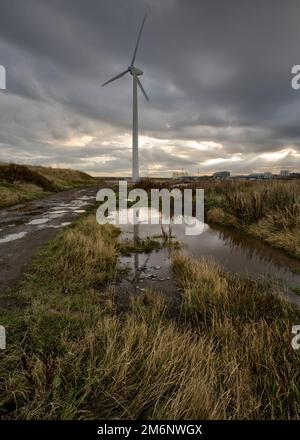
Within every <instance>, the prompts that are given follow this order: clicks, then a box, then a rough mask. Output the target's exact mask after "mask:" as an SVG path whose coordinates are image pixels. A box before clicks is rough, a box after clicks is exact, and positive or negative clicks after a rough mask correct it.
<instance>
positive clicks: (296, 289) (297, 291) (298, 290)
mask: <svg viewBox="0 0 300 440" xmlns="http://www.w3.org/2000/svg"><path fill="white" fill-rule="evenodd" d="M291 291H292V292H293V293H295V294H296V295H299V296H300V286H293V287H291Z"/></svg>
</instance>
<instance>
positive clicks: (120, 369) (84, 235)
mask: <svg viewBox="0 0 300 440" xmlns="http://www.w3.org/2000/svg"><path fill="white" fill-rule="evenodd" d="M117 249H118V231H117V230H116V229H115V228H114V227H113V226H111V225H106V226H100V225H98V224H97V223H96V221H95V219H94V214H92V215H89V216H85V217H84V218H82V219H80V220H78V221H77V222H76V223H75V224H74V226H73V227H70V228H67V229H66V230H65V231H63V232H62V233H61V234H60V235H59V236H58V237H57V238H56V239H55V240H54V241H53V242H52V243H50V244H49V245H48V246H47V247H46V248H45V249H44V251H43V252H42V254H40V257H39V258H38V259H36V261H35V263H34V266H33V267H32V269H31V270H30V271H29V273H28V274H27V275H26V278H25V279H24V280H23V282H22V283H21V285H20V286H19V287H18V289H17V290H16V291H15V292H14V295H15V298H17V299H18V300H19V301H20V302H22V304H23V307H21V308H18V307H16V306H15V307H14V308H13V307H12V308H10V309H1V308H0V322H1V324H2V325H4V326H5V327H6V329H7V336H8V337H7V349H6V350H5V351H2V352H0V357H1V362H0V389H1V392H0V417H1V418H8V419H99V418H104V419H136V418H144V419H161V418H162V419H212V418H216V419H224V418H225V419H236V418H250V419H259V418H275V419H276V418H299V409H300V408H299V402H300V395H299V373H298V371H299V368H298V367H299V361H300V357H299V353H298V352H295V351H293V350H292V348H291V345H290V341H291V334H290V331H291V325H294V324H295V323H297V319H298V318H299V315H298V314H297V313H296V312H295V311H294V310H293V309H292V308H291V307H290V306H289V305H288V304H286V303H285V302H284V301H283V300H281V299H280V298H279V297H277V296H274V295H273V296H272V295H270V294H268V292H267V289H266V290H262V287H261V286H259V285H258V284H256V283H253V282H248V281H243V280H240V279H238V278H234V277H231V276H229V275H227V274H225V273H224V271H223V269H222V268H221V267H220V266H218V265H217V264H216V263H215V262H214V261H212V260H190V259H189V258H188V257H187V256H185V255H184V254H176V255H175V256H174V258H173V270H174V274H175V276H176V278H177V282H178V284H179V285H180V286H181V288H182V305H181V314H180V316H178V317H177V318H173V319H171V318H170V316H171V315H170V313H169V310H168V304H167V303H166V302H165V301H164V300H163V298H162V297H161V295H158V294H155V293H153V292H152V293H150V292H145V293H143V294H141V295H139V296H135V297H132V298H131V301H130V306H129V307H128V309H126V312H123V313H120V312H119V311H118V308H117V304H116V303H115V301H116V300H115V298H116V297H117V295H116V296H115V291H114V289H115V288H118V287H113V286H111V285H110V284H109V281H110V280H113V279H114V277H115V273H116V257H117Z"/></svg>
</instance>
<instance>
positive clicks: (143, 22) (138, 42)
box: [131, 14, 147, 66]
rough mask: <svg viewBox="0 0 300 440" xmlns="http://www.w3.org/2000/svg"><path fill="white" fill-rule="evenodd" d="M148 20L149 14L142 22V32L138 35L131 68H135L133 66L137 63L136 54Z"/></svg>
mask: <svg viewBox="0 0 300 440" xmlns="http://www.w3.org/2000/svg"><path fill="white" fill-rule="evenodd" d="M146 18H147V14H145V15H144V19H143V21H142V25H141V28H140V32H139V35H138V39H137V42H136V45H135V49H134V53H133V57H132V60H131V66H133V64H134V62H135V57H136V53H137V50H138V47H139V44H140V39H141V36H142V32H143V27H144V24H145V21H146Z"/></svg>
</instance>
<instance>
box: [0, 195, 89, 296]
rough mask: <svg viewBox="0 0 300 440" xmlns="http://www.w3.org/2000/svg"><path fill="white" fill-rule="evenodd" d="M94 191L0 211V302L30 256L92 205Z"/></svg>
mask: <svg viewBox="0 0 300 440" xmlns="http://www.w3.org/2000/svg"><path fill="white" fill-rule="evenodd" d="M96 192H97V188H96V187H88V188H78V189H72V190H68V191H63V192H61V193H58V194H55V195H51V196H49V197H46V198H44V199H39V200H34V201H30V202H27V203H23V204H18V205H14V206H12V207H9V208H3V209H1V210H0V298H1V295H2V296H3V295H4V294H5V293H6V292H7V291H8V289H9V288H10V287H12V286H13V285H14V284H15V282H16V281H17V280H18V279H19V277H20V275H21V273H22V272H23V270H24V269H25V268H26V266H27V265H28V264H29V263H30V261H31V259H32V256H33V255H34V254H35V253H36V251H37V250H38V249H39V248H40V247H41V246H42V245H43V244H44V243H46V242H47V241H48V240H50V239H51V238H53V237H54V236H55V235H56V234H57V232H58V231H59V230H61V228H63V227H65V226H67V225H69V224H70V223H72V221H74V219H75V218H76V217H78V216H79V215H81V214H83V213H84V212H85V210H86V209H87V208H88V207H89V206H90V205H92V204H94V202H95V196H96Z"/></svg>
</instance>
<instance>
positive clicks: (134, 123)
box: [101, 14, 149, 182]
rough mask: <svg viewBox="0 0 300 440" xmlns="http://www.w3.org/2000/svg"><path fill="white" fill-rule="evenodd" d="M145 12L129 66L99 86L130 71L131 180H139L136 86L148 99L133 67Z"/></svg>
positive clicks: (138, 70)
mask: <svg viewBox="0 0 300 440" xmlns="http://www.w3.org/2000/svg"><path fill="white" fill-rule="evenodd" d="M146 17H147V14H145V16H144V19H143V21H142V24H141V28H140V31H139V35H138V39H137V42H136V45H135V49H134V52H133V57H132V60H131V64H130V66H129V67H128V68H127V69H126V70H125V71H124V72H122V73H120V74H119V75H117V76H114V77H113V78H112V79H110V80H109V81H106V82H105V83H104V84H102V86H101V87H103V86H106V84H109V83H111V82H112V81H115V80H116V79H118V78H121V77H122V76H124V75H126V73H130V74H131V75H132V83H133V102H132V180H133V182H138V181H139V134H138V103H137V86H139V87H140V89H141V91H142V92H143V95H144V96H145V98H146V99H147V101H149V98H148V96H147V93H146V92H145V90H144V87H143V86H142V83H141V81H140V80H139V78H138V77H139V76H140V75H143V71H142V70H141V69H138V68H137V67H135V65H134V62H135V57H136V53H137V50H138V47H139V43H140V39H141V35H142V32H143V27H144V24H145V20H146Z"/></svg>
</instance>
